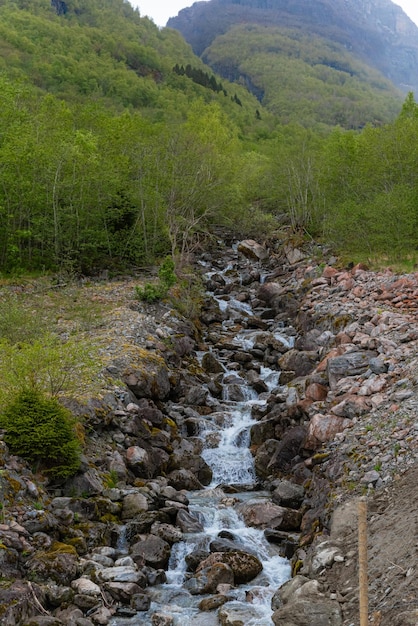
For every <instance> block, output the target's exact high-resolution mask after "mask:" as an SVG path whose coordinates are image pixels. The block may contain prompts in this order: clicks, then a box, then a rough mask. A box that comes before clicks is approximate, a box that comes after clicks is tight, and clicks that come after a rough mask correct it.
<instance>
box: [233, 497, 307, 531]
mask: <svg viewBox="0 0 418 626" xmlns="http://www.w3.org/2000/svg"><path fill="white" fill-rule="evenodd" d="M237 510H238V512H239V513H240V514H241V515H242V517H243V519H244V521H245V523H246V524H247V526H252V527H254V528H262V529H265V528H271V529H273V530H299V528H300V523H301V519H302V514H301V513H300V511H297V510H295V509H288V508H286V507H283V506H279V505H277V504H274V503H273V502H271V500H270V499H268V498H257V499H255V498H254V499H250V500H247V501H246V502H242V503H240V504H239V505H238V506H237Z"/></svg>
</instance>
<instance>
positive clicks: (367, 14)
mask: <svg viewBox="0 0 418 626" xmlns="http://www.w3.org/2000/svg"><path fill="white" fill-rule="evenodd" d="M249 23H251V24H260V25H264V26H278V27H284V28H291V29H298V30H302V31H304V32H305V33H310V34H315V35H318V36H320V37H323V38H326V39H329V40H331V41H334V42H336V43H339V44H342V45H343V46H344V47H345V48H346V49H347V50H349V51H350V52H351V53H352V54H353V55H355V56H357V57H358V58H359V59H361V60H362V61H364V62H366V63H368V64H369V65H371V66H372V67H375V68H376V69H377V70H379V71H380V72H382V74H384V75H385V76H386V77H387V78H389V80H391V81H392V82H393V83H394V84H395V85H396V86H398V87H399V88H401V89H402V90H403V91H410V90H414V91H418V27H417V26H416V25H415V24H414V23H413V22H412V20H410V19H409V17H408V16H407V15H406V14H405V13H404V11H403V10H402V9H401V7H399V6H398V5H396V4H394V3H393V2H391V1H390V0H310V1H307V0H210V2H196V3H194V4H193V6H192V7H190V8H187V9H183V10H182V11H180V13H179V14H178V16H177V17H174V18H171V19H170V20H169V21H168V23H167V26H169V27H170V28H175V29H177V30H179V31H180V32H181V33H182V34H183V36H184V37H185V39H186V41H188V42H189V43H190V44H191V45H192V47H193V50H194V51H195V52H196V54H198V55H201V54H202V53H203V51H204V50H205V49H206V48H207V47H208V46H209V45H210V44H211V43H212V42H213V40H214V39H215V38H216V37H217V36H218V35H220V34H224V33H225V32H227V31H228V30H229V29H230V28H231V27H232V26H233V25H236V24H249Z"/></svg>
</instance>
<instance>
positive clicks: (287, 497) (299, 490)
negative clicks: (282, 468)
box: [271, 480, 305, 509]
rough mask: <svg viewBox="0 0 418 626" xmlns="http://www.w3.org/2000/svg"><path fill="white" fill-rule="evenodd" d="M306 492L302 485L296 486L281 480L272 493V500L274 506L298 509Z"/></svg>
mask: <svg viewBox="0 0 418 626" xmlns="http://www.w3.org/2000/svg"><path fill="white" fill-rule="evenodd" d="M304 494H305V490H304V488H303V487H302V485H296V484H295V483H291V482H290V481H289V480H281V481H279V483H278V484H277V486H276V487H275V489H274V490H273V491H272V493H271V499H272V501H273V502H274V504H278V505H279V506H283V507H288V508H291V509H298V508H299V507H300V506H301V504H302V501H303V497H304Z"/></svg>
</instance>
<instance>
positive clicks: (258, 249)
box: [238, 239, 269, 261]
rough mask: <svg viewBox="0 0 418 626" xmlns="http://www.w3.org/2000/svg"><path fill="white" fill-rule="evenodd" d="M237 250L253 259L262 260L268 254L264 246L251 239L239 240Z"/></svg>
mask: <svg viewBox="0 0 418 626" xmlns="http://www.w3.org/2000/svg"><path fill="white" fill-rule="evenodd" d="M238 252H241V254H243V255H244V256H245V257H247V258H248V259H253V260H255V261H264V260H265V259H267V258H268V256H269V253H268V251H267V250H266V248H264V246H262V245H260V244H259V243H257V242H256V241H254V240H253V239H245V240H243V241H240V242H239V244H238Z"/></svg>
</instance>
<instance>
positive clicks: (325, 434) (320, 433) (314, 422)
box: [303, 413, 352, 450]
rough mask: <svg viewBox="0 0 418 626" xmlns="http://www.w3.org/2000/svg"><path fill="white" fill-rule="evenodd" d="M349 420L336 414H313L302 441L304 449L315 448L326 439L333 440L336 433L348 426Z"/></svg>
mask: <svg viewBox="0 0 418 626" xmlns="http://www.w3.org/2000/svg"><path fill="white" fill-rule="evenodd" d="M351 423H352V422H351V420H349V419H346V418H343V417H337V416H336V415H322V414H321V413H317V414H316V415H314V416H313V417H312V418H311V420H310V422H309V425H308V432H307V434H306V439H305V441H304V442H303V448H304V449H305V450H316V449H317V448H320V447H321V446H322V445H323V444H324V443H326V442H327V441H333V440H334V438H335V435H336V434H337V433H340V432H342V431H343V430H344V429H345V428H347V427H348V426H350V424H351Z"/></svg>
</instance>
